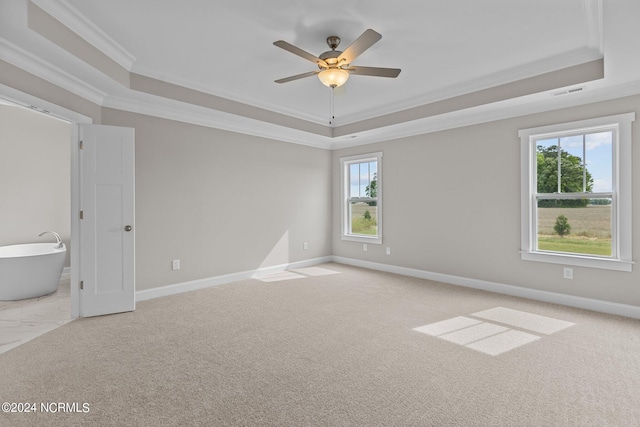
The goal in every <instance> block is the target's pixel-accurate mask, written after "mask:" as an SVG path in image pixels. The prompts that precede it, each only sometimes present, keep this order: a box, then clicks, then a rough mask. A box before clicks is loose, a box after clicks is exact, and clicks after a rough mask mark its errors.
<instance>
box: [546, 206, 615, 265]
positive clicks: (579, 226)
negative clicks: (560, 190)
mask: <svg viewBox="0 0 640 427" xmlns="http://www.w3.org/2000/svg"><path fill="white" fill-rule="evenodd" d="M556 202H557V205H559V206H560V207H553V205H554V204H556ZM569 202H575V201H572V200H557V201H556V200H539V201H538V236H537V238H538V250H540V251H551V252H565V253H574V254H588V255H600V256H611V255H612V253H611V199H592V200H587V204H586V205H585V206H584V207H567V205H569V204H570V203H569Z"/></svg>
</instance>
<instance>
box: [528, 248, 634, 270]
mask: <svg viewBox="0 0 640 427" xmlns="http://www.w3.org/2000/svg"><path fill="white" fill-rule="evenodd" d="M520 256H521V259H522V260H523V261H536V262H548V263H551V264H563V265H572V266H575V267H589V268H599V269H603V270H615V271H628V272H631V271H633V261H622V260H618V259H611V258H598V257H590V256H582V255H568V254H556V253H551V252H549V253H547V252H520Z"/></svg>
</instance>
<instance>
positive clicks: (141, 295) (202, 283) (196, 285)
mask: <svg viewBox="0 0 640 427" xmlns="http://www.w3.org/2000/svg"><path fill="white" fill-rule="evenodd" d="M331 260H332V257H331V256H325V257H319V258H311V259H307V260H303V261H295V262H290V263H286V264H279V265H274V266H271V267H261V268H257V269H255V270H247V271H241V272H239V273H231V274H224V275H222V276H214V277H207V278H205V279H198V280H192V281H189V282H182V283H176V284H173V285H166V286H160V287H158V288H151V289H142V290H140V291H136V302H140V301H146V300H149V299H154V298H160V297H166V296H169V295H175V294H181V293H183V292H189V291H195V290H198V289H205V288H210V287H212V286H218V285H224V284H226V283H231V282H237V281H240V280H247V279H251V278H254V277H260V276H265V275H268V274H273V273H279V272H281V271H285V270H287V269H290V268H304V267H312V266H314V265H318V264H323V263H326V262H331Z"/></svg>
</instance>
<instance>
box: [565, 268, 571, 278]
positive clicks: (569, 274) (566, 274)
mask: <svg viewBox="0 0 640 427" xmlns="http://www.w3.org/2000/svg"><path fill="white" fill-rule="evenodd" d="M563 274H564V278H565V279H573V268H569V267H565V268H564V273H563Z"/></svg>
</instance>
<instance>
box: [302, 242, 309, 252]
mask: <svg viewBox="0 0 640 427" xmlns="http://www.w3.org/2000/svg"><path fill="white" fill-rule="evenodd" d="M302 249H304V250H305V251H306V250H307V249H309V243H307V242H304V243H303V244H302Z"/></svg>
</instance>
